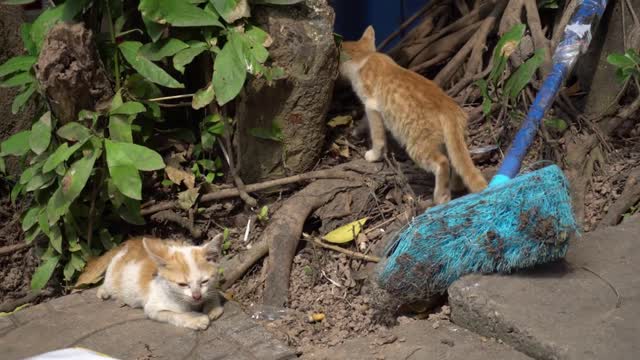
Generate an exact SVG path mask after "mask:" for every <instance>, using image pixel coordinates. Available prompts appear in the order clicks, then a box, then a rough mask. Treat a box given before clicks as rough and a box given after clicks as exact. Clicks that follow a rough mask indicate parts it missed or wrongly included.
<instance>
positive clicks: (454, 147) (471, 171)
mask: <svg viewBox="0 0 640 360" xmlns="http://www.w3.org/2000/svg"><path fill="white" fill-rule="evenodd" d="M455 116H456V119H455V121H451V119H443V120H444V121H442V127H443V132H444V142H445V145H446V146H447V153H448V155H449V160H450V161H451V165H453V168H454V170H455V171H456V172H457V173H458V175H460V178H462V181H463V182H464V184H465V185H466V186H467V188H468V189H469V191H471V192H474V193H476V192H480V191H482V190H484V189H485V188H486V187H487V180H486V179H485V178H484V176H482V173H481V172H480V170H478V168H477V167H476V166H475V165H474V163H473V160H471V155H470V154H469V149H468V148H467V144H466V142H465V130H464V128H465V126H466V124H467V114H466V113H465V112H464V111H463V110H462V109H458V111H456V113H455Z"/></svg>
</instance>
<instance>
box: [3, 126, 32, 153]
mask: <svg viewBox="0 0 640 360" xmlns="http://www.w3.org/2000/svg"><path fill="white" fill-rule="evenodd" d="M30 136H31V131H29V130H24V131H20V132H19V133H16V134H14V135H12V136H10V137H9V138H8V139H7V140H5V141H3V142H2V143H1V144H0V153H1V154H2V155H14V156H22V155H25V154H26V153H28V152H29V150H30V148H29V137H30Z"/></svg>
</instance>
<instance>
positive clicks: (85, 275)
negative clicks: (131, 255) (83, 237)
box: [74, 245, 122, 289]
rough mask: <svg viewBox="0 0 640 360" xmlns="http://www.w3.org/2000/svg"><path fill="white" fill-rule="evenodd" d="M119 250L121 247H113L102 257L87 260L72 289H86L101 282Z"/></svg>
mask: <svg viewBox="0 0 640 360" xmlns="http://www.w3.org/2000/svg"><path fill="white" fill-rule="evenodd" d="M120 250H122V245H120V246H117V247H114V248H113V249H111V250H109V251H107V252H106V253H104V254H103V255H102V256H99V257H94V258H91V259H89V261H88V262H87V265H86V266H85V267H84V269H83V270H82V273H81V274H80V276H79V277H78V281H76V284H75V285H74V288H76V289H77V288H82V287H87V286H90V285H94V284H96V283H98V282H99V281H100V280H102V278H103V276H104V274H105V273H106V272H107V268H108V267H109V264H110V263H111V260H112V259H113V257H114V256H116V255H117V254H118V252H120Z"/></svg>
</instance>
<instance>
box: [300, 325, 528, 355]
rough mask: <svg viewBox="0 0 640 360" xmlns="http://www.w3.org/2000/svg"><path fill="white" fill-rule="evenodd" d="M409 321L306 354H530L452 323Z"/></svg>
mask: <svg viewBox="0 0 640 360" xmlns="http://www.w3.org/2000/svg"><path fill="white" fill-rule="evenodd" d="M433 324H434V322H430V321H426V320H410V319H407V321H405V322H403V323H402V324H401V325H400V326H398V327H395V328H393V329H392V330H391V331H389V333H388V334H384V335H382V336H371V337H366V338H359V339H353V340H349V341H347V342H345V343H344V344H342V345H339V346H336V347H332V348H328V349H327V348H325V349H318V350H316V351H310V352H307V353H305V354H303V356H302V359H307V360H360V359H361V360H373V359H386V360H396V359H397V360H406V359H413V360H443V359H448V360H526V359H531V358H530V357H528V356H526V355H524V354H522V353H519V352H517V351H515V350H513V349H512V348H510V347H509V346H507V345H504V344H499V343H498V342H496V341H495V340H492V339H487V338H482V337H480V336H478V335H476V334H473V333H471V332H469V331H468V330H465V329H462V328H460V327H458V326H455V325H453V324H450V323H443V324H442V325H440V326H439V327H438V328H437V329H434V328H433Z"/></svg>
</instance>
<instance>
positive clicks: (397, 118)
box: [340, 26, 487, 204]
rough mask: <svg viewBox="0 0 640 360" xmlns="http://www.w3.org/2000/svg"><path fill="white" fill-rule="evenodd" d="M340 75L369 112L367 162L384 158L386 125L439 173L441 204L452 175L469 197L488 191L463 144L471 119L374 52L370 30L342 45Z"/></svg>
mask: <svg viewBox="0 0 640 360" xmlns="http://www.w3.org/2000/svg"><path fill="white" fill-rule="evenodd" d="M340 74H341V75H342V76H343V77H345V78H346V79H348V80H349V81H350V83H351V86H352V87H353V89H354V91H355V93H356V94H357V95H358V97H359V98H360V100H361V101H362V103H363V104H364V107H365V112H366V115H367V116H366V117H367V120H368V123H369V131H370V135H371V143H372V144H371V149H370V150H368V151H367V152H366V153H365V159H366V160H367V161H371V162H375V161H379V160H380V159H381V157H382V156H383V154H384V151H385V148H386V137H385V126H386V128H387V129H389V130H390V131H391V133H392V134H393V135H394V137H395V138H396V139H397V140H398V141H399V142H400V144H401V145H403V146H404V147H405V148H406V150H407V153H408V154H409V156H410V157H411V158H412V159H413V160H414V161H415V162H416V164H417V165H418V166H420V167H421V168H423V169H425V170H427V171H431V172H433V173H434V174H435V178H436V185H435V190H434V194H433V197H434V201H435V202H436V203H437V204H442V203H445V202H447V201H449V200H450V199H451V189H450V188H451V186H450V185H451V184H450V179H451V174H450V172H451V170H454V171H453V173H454V180H456V181H457V182H459V180H462V182H463V183H464V185H466V186H467V188H468V189H469V190H470V191H471V192H479V191H482V190H483V189H484V188H486V187H487V181H486V180H485V178H484V177H483V176H482V173H481V172H480V170H478V169H477V168H476V167H475V165H474V164H473V161H472V160H471V156H470V155H469V150H468V148H467V145H466V143H465V138H466V135H465V131H466V126H467V114H466V113H465V112H464V111H463V110H462V108H460V106H458V104H457V103H456V102H455V101H454V100H453V99H452V98H451V97H450V96H448V95H447V94H446V93H445V92H444V91H442V89H440V87H438V85H437V84H435V83H434V82H432V81H431V80H429V79H426V78H424V77H422V76H421V75H419V74H417V73H415V72H412V71H410V70H407V69H404V68H403V67H401V66H399V65H398V64H396V63H395V62H394V61H393V60H392V59H391V58H390V57H389V56H387V55H384V54H381V53H378V52H376V47H375V33H374V30H373V28H372V27H371V26H369V27H368V28H367V29H366V30H365V32H364V34H363V36H362V38H361V39H360V40H358V41H346V42H343V43H342V54H341V62H340ZM443 148H444V149H443ZM447 155H448V158H447ZM449 159H450V161H451V165H453V169H451V168H450V165H449ZM458 176H459V177H460V178H461V179H458ZM456 185H457V184H456ZM454 187H457V186H454Z"/></svg>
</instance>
